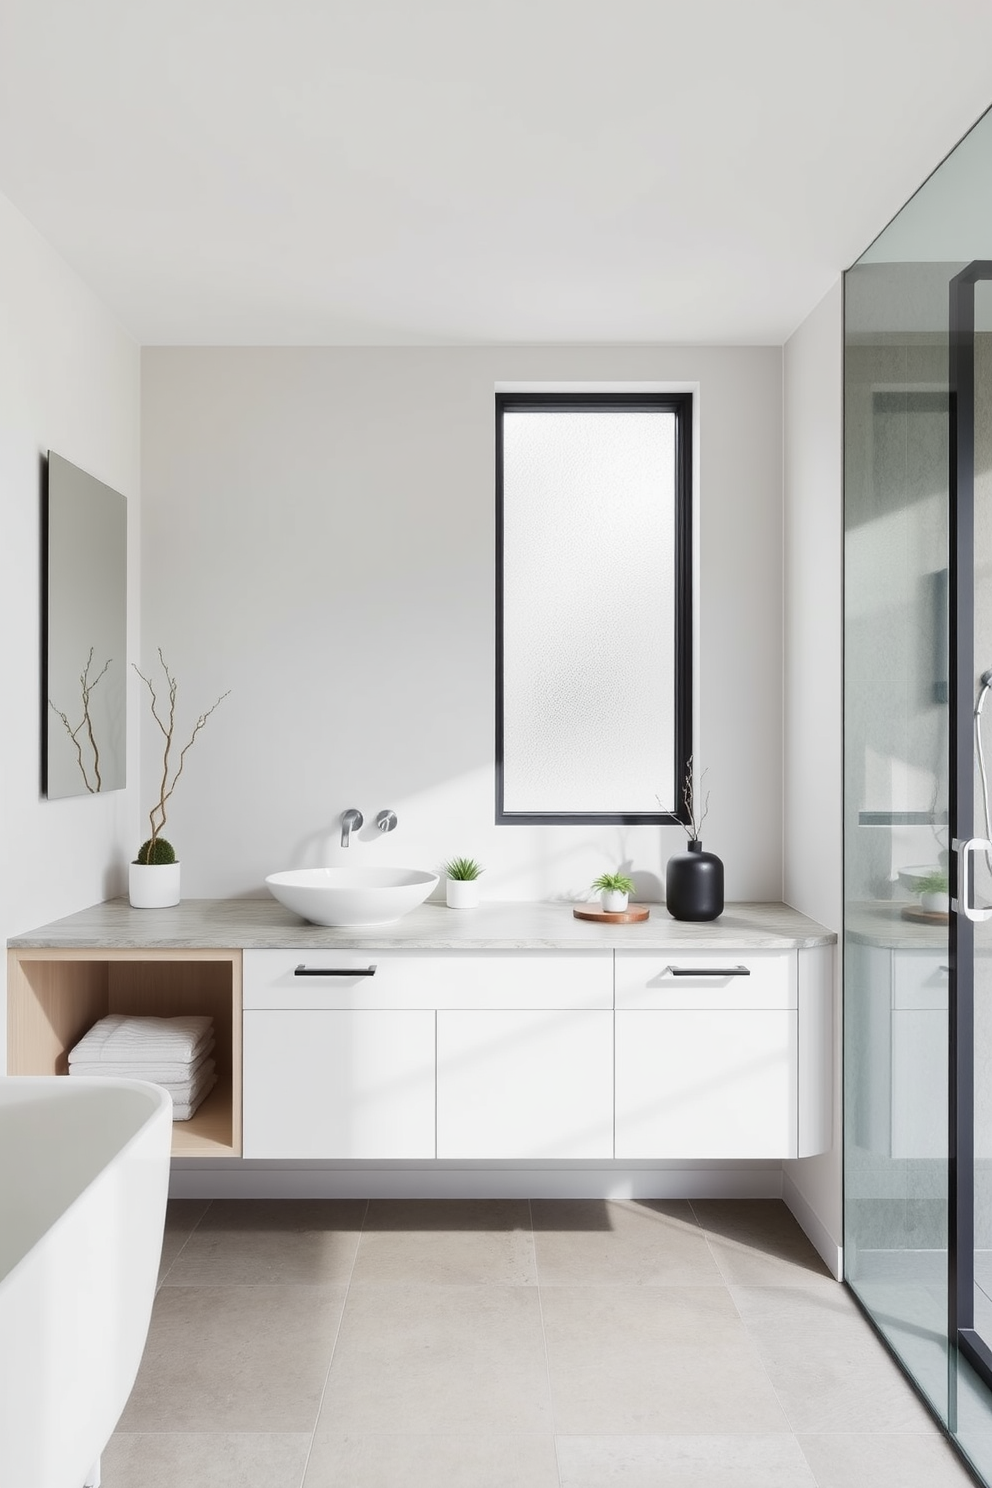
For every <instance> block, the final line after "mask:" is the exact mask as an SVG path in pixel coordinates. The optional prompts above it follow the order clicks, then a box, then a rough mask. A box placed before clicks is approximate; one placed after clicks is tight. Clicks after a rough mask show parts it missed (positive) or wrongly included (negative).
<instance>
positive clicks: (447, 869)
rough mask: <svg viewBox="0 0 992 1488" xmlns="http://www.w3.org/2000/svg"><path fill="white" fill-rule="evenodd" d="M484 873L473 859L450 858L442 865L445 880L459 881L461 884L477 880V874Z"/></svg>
mask: <svg viewBox="0 0 992 1488" xmlns="http://www.w3.org/2000/svg"><path fill="white" fill-rule="evenodd" d="M485 871H486V870H485V869H484V868H483V867H482V865H481V864H479V863H477V862H476V861H475V859H474V858H452V859H451V860H450V861H449V862H447V863H445V865H444V873H445V877H446V878H455V879H460V880H461V881H462V882H465V881H468V880H470V879H473V878H478V877H479V874H480V873H484V872H485Z"/></svg>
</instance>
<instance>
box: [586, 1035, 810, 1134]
mask: <svg viewBox="0 0 992 1488" xmlns="http://www.w3.org/2000/svg"><path fill="white" fill-rule="evenodd" d="M616 1045H617V1050H616V1087H617V1111H616V1155H617V1157H618V1158H620V1157H628V1158H633V1157H649V1158H655V1157H678V1158H688V1157H700V1158H703V1157H706V1158H710V1157H712V1158H723V1157H726V1158H731V1157H795V1155H796V1152H797V1144H798V1129H797V1128H798V1121H797V1110H796V1094H797V1081H796V1052H797V1050H796V1045H797V1030H796V1014H795V1013H794V1012H788V1011H785V1012H776V1011H765V1010H759V1011H752V1010H748V1011H745V1012H733V1011H730V1010H728V1009H720V1010H714V1011H705V1010H702V1011H699V1012H686V1011H672V1012H643V1013H638V1012H632V1013H626V1012H618V1013H617V1015H616Z"/></svg>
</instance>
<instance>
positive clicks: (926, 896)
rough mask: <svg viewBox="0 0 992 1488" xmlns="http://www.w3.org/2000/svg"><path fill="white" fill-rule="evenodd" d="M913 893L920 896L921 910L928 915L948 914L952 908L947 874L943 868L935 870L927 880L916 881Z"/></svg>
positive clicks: (929, 874) (927, 876) (919, 879)
mask: <svg viewBox="0 0 992 1488" xmlns="http://www.w3.org/2000/svg"><path fill="white" fill-rule="evenodd" d="M913 892H914V893H915V894H919V896H920V908H921V909H925V910H926V912H927V913H928V914H947V913H948V912H949V910H950V907H951V901H950V894H949V886H948V882H947V874H946V873H945V872H944V870H943V869H942V868H936V869H934V871H933V873H928V874H927V875H926V877H925V878H918V879H917V880H916V887H915V888H914V890H913Z"/></svg>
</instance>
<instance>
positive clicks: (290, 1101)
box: [242, 1008, 434, 1159]
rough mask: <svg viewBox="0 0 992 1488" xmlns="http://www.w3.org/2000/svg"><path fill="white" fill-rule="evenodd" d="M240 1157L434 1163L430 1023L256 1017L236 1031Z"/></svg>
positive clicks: (365, 1014)
mask: <svg viewBox="0 0 992 1488" xmlns="http://www.w3.org/2000/svg"><path fill="white" fill-rule="evenodd" d="M243 1052H244V1068H245V1090H244V1127H243V1138H242V1141H243V1152H244V1155H245V1157H273V1158H275V1157H279V1158H306V1157H309V1158H327V1157H344V1158H369V1159H371V1158H384V1157H397V1158H417V1157H433V1156H434V1014H433V1013H432V1012H422V1011H407V1010H400V1011H396V1010H390V1009H362V1010H360V1011H355V1012H352V1011H344V1010H342V1009H323V1010H321V1011H317V1012H315V1011H313V1010H311V1009H303V1008H299V1009H294V1010H293V1011H291V1012H289V1011H285V1012H280V1011H274V1010H261V1009H259V1010H256V1011H253V1012H250V1013H246V1014H245V1026H244V1051H243Z"/></svg>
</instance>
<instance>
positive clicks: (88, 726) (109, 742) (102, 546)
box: [42, 450, 127, 800]
mask: <svg viewBox="0 0 992 1488" xmlns="http://www.w3.org/2000/svg"><path fill="white" fill-rule="evenodd" d="M46 526H47V533H48V554H47V560H48V561H47V571H46V579H47V595H46V604H45V616H46V629H47V642H46V645H45V655H44V667H43V672H44V684H43V685H44V698H45V709H44V711H45V718H46V721H47V730H46V733H47V739H46V744H45V750H44V759H43V762H42V780H43V786H44V790H45V793H46V795H47V796H48V797H49V799H50V800H53V799H56V798H59V797H65V796H84V795H87V794H96V793H97V792H102V791H111V790H121V789H123V787H124V784H125V756H126V745H127V731H126V697H127V502H126V500H125V498H124V497H123V496H122V495H121V494H120V493H119V492H118V491H113V490H111V488H110V487H109V486H106V485H104V483H103V482H102V481H99V480H97V479H96V478H95V477H94V476H92V475H87V473H86V471H85V470H80V469H79V468H78V466H76V465H72V464H70V462H69V461H68V460H65V459H63V458H62V456H61V455H57V454H55V452H54V451H53V450H49V452H48V480H47V496H46Z"/></svg>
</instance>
